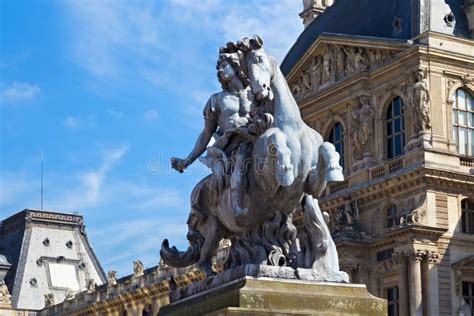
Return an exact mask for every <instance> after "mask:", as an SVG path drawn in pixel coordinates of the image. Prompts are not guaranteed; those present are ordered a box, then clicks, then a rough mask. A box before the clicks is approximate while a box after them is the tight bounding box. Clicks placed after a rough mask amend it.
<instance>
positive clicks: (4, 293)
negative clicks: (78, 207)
mask: <svg viewBox="0 0 474 316" xmlns="http://www.w3.org/2000/svg"><path fill="white" fill-rule="evenodd" d="M11 301H12V296H11V295H10V292H9V291H8V287H7V285H6V284H5V283H4V282H1V283H0V304H10V303H11Z"/></svg>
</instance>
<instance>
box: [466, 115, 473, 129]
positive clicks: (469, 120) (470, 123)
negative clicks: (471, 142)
mask: <svg viewBox="0 0 474 316" xmlns="http://www.w3.org/2000/svg"><path fill="white" fill-rule="evenodd" d="M467 126H469V127H474V113H467Z"/></svg>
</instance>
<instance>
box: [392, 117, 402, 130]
mask: <svg viewBox="0 0 474 316" xmlns="http://www.w3.org/2000/svg"><path fill="white" fill-rule="evenodd" d="M393 123H394V127H395V129H394V132H395V133H399V132H400V130H401V129H400V128H401V126H400V119H396V120H395V121H393Z"/></svg>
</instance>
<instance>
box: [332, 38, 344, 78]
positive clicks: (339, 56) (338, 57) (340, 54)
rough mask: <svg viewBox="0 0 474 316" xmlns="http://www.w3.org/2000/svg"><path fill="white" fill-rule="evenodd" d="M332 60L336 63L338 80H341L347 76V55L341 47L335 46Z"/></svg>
mask: <svg viewBox="0 0 474 316" xmlns="http://www.w3.org/2000/svg"><path fill="white" fill-rule="evenodd" d="M332 59H333V61H334V67H333V69H335V74H336V75H335V76H336V77H337V80H341V79H343V78H344V77H345V76H346V55H345V54H344V51H343V50H342V47H341V46H339V45H337V46H333V48H332Z"/></svg>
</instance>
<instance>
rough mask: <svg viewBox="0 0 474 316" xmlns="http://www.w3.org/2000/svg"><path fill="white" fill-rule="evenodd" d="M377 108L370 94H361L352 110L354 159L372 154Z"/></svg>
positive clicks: (360, 158)
mask: <svg viewBox="0 0 474 316" xmlns="http://www.w3.org/2000/svg"><path fill="white" fill-rule="evenodd" d="M374 118H375V109H374V106H373V105H372V104H371V102H370V98H369V97H368V96H360V97H358V98H357V100H356V102H355V108H354V109H353V110H352V124H351V126H352V146H353V154H354V159H355V160H356V161H357V160H362V158H363V156H364V154H365V155H371V153H372V147H373V139H374Z"/></svg>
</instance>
